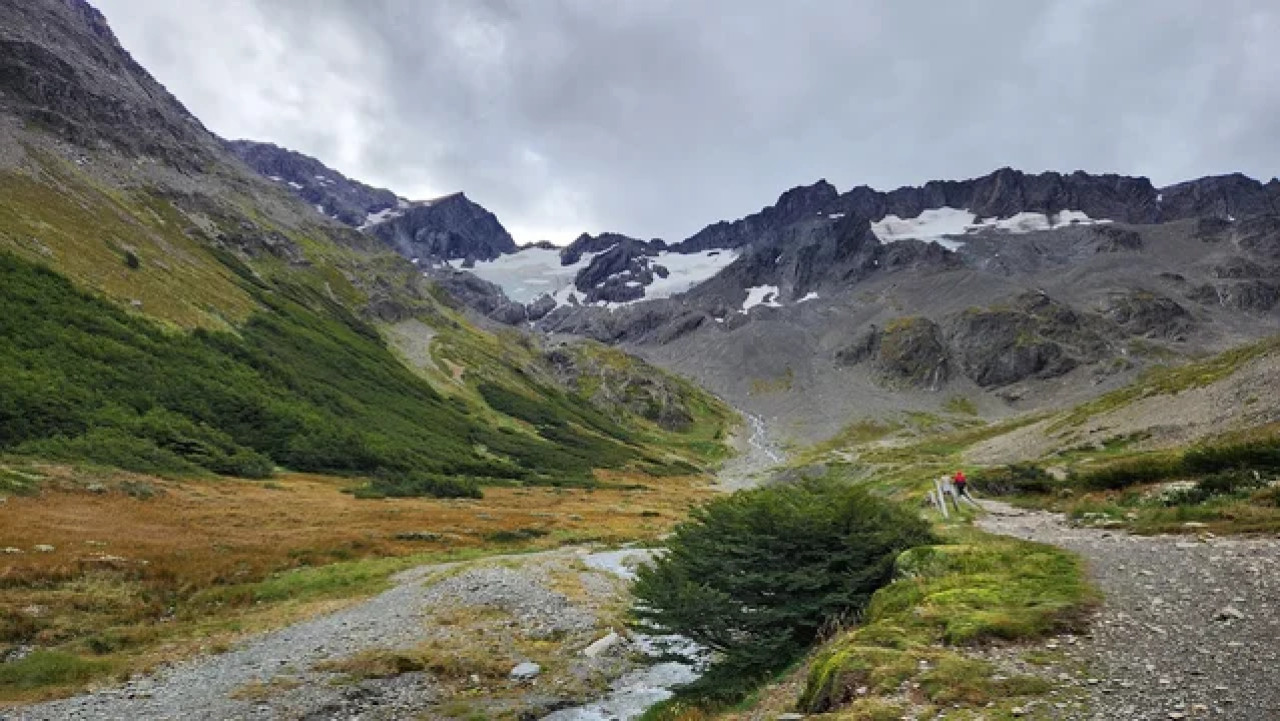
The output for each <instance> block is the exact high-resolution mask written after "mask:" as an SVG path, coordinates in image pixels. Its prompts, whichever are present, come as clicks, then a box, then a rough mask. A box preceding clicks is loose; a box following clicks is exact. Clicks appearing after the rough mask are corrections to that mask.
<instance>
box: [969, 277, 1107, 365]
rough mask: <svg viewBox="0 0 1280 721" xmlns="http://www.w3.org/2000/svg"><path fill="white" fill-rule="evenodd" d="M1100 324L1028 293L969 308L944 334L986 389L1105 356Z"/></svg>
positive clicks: (1044, 298)
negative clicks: (1006, 303)
mask: <svg viewBox="0 0 1280 721" xmlns="http://www.w3.org/2000/svg"><path fill="white" fill-rule="evenodd" d="M1098 326H1099V323H1098V321H1097V320H1096V319H1092V318H1089V317H1087V316H1085V315H1083V314H1081V313H1078V312H1076V311H1074V310H1072V309H1071V308H1069V307H1067V306H1065V305H1062V304H1060V303H1057V302H1055V301H1053V300H1051V299H1049V298H1048V297H1047V296H1043V295H1039V294H1034V293H1033V294H1027V295H1024V296H1021V297H1019V298H1017V299H1016V300H1015V301H1014V304H1013V305H1012V306H1011V307H998V308H984V309H970V310H967V311H964V312H963V313H960V314H958V315H957V316H955V317H953V318H951V319H950V321H949V323H948V328H947V335H948V339H949V341H950V345H951V347H952V348H953V350H954V353H955V357H956V359H957V361H958V364H959V366H960V369H961V371H962V372H964V374H965V375H966V376H968V377H969V378H970V379H972V380H973V382H975V383H977V384H978V385H980V386H982V387H984V388H990V387H995V386H1004V385H1009V384H1011V383H1016V382H1018V381H1022V380H1026V379H1028V378H1039V379H1044V378H1053V377H1055V376H1060V375H1062V374H1064V373H1067V372H1068V371H1070V370H1072V369H1073V368H1075V367H1076V366H1077V365H1079V364H1080V363H1081V362H1082V361H1084V362H1091V361H1096V360H1100V359H1102V358H1103V357H1105V356H1106V355H1107V348H1108V346H1107V341H1106V339H1105V338H1104V337H1103V336H1102V334H1101V333H1100V332H1099V330H1100V328H1099V327H1098Z"/></svg>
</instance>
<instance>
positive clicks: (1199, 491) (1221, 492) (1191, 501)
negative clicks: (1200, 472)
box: [1160, 470, 1267, 506]
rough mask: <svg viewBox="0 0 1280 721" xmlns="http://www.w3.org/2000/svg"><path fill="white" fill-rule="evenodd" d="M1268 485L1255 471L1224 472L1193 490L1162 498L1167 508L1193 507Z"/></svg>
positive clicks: (1182, 489)
mask: <svg viewBox="0 0 1280 721" xmlns="http://www.w3.org/2000/svg"><path fill="white" fill-rule="evenodd" d="M1266 485H1267V481H1266V479H1264V478H1263V477H1262V476H1261V475H1260V474H1258V473H1256V472H1254V471H1242V470H1234V471H1223V472H1222V473H1215V474H1213V475H1210V476H1205V477H1204V478H1201V479H1200V480H1199V481H1197V482H1196V484H1195V485H1194V486H1192V487H1191V488H1181V489H1178V490H1176V491H1173V492H1171V493H1167V494H1165V495H1164V496H1162V497H1161V499H1160V500H1161V501H1162V502H1163V503H1164V505H1166V506H1184V505H1186V506H1191V505H1196V504H1200V503H1204V502H1205V501H1208V500H1210V499H1212V498H1216V497H1219V496H1234V495H1238V494H1243V493H1244V492H1246V491H1253V490H1255V489H1258V488H1262V487H1264V486H1266Z"/></svg>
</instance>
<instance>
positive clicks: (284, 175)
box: [226, 140, 400, 227]
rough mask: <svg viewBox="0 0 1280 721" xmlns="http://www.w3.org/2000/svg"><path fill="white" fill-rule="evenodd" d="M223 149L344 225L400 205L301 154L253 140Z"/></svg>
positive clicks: (387, 194)
mask: <svg viewBox="0 0 1280 721" xmlns="http://www.w3.org/2000/svg"><path fill="white" fill-rule="evenodd" d="M226 146H227V149H228V150H230V151H231V152H233V153H235V154H236V156H237V157H239V158H240V159H241V160H243V161H244V162H245V164H246V165H248V166H249V167H250V168H252V169H254V170H255V171H257V172H258V173H260V174H261V175H264V176H266V177H268V178H270V179H271V180H273V181H275V182H277V183H280V184H283V185H284V186H285V187H287V188H289V190H291V191H292V192H293V193H294V194H295V195H297V196H299V197H301V198H302V199H303V200H305V201H307V203H308V204H310V205H312V206H317V209H318V210H320V211H321V212H323V213H324V214H325V215H328V216H330V217H332V218H334V219H335V220H338V221H340V222H343V223H346V224H347V225H350V226H355V227H359V226H361V225H363V224H364V223H365V222H367V220H368V216H369V214H371V213H377V212H379V211H384V210H388V209H390V208H395V207H397V206H398V205H399V204H400V199H399V198H397V197H396V195H395V193H392V192H391V191H390V190H385V189H382V188H373V187H370V186H368V185H365V184H364V183H361V182H359V181H356V180H351V179H350V178H348V177H346V176H345V175H343V174H342V173H339V172H338V171H336V170H334V169H332V168H330V167H328V166H326V165H325V164H324V163H321V162H320V161H319V160H316V159H315V158H312V157H310V156H307V155H303V154H302V153H298V152H294V151H292V150H287V149H285V148H281V147H279V146H277V145H273V144H271V143H257V142H254V141H252V140H229V141H227V142H226Z"/></svg>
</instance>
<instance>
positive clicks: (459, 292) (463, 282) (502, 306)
mask: <svg viewBox="0 0 1280 721" xmlns="http://www.w3.org/2000/svg"><path fill="white" fill-rule="evenodd" d="M429 275H430V277H431V279H432V280H433V281H435V282H436V284H437V285H439V286H440V287H441V288H443V289H444V290H445V291H446V292H448V293H449V295H450V296H452V297H453V298H454V300H456V301H457V302H458V303H459V304H460V305H462V306H465V307H467V308H471V309H472V310H474V311H476V312H478V313H480V314H482V315H484V316H486V317H488V318H491V319H493V320H496V321H498V322H500V323H506V324H508V325H516V324H518V323H523V322H525V321H526V320H528V319H529V312H528V311H527V310H526V309H525V307H524V306H523V305H520V304H519V303H516V302H514V301H512V300H510V299H509V298H507V295H506V294H505V293H503V292H502V289H501V288H499V287H498V286H496V285H494V284H493V283H490V282H489V281H487V280H481V279H480V278H477V277H476V276H474V275H472V274H471V273H466V272H463V271H456V270H450V269H448V268H438V269H433V270H431V271H429Z"/></svg>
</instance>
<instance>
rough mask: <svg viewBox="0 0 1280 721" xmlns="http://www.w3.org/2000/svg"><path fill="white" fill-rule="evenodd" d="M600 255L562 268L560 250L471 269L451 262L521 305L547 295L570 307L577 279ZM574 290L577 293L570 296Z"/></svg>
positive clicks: (586, 255) (533, 251) (538, 251)
mask: <svg viewBox="0 0 1280 721" xmlns="http://www.w3.org/2000/svg"><path fill="white" fill-rule="evenodd" d="M596 255H597V254H596V253H583V254H582V257H581V258H580V259H579V260H578V262H577V263H572V264H570V265H560V251H559V250H555V249H548V248H525V249H524V250H521V251H519V252H518V253H509V254H507V255H501V256H498V257H497V258H494V259H493V260H490V261H485V262H480V263H476V264H475V266H474V267H471V268H465V267H464V266H463V261H461V260H451V261H448V263H449V266H450V267H452V268H456V269H458V270H469V271H471V272H472V273H474V274H475V275H477V276H479V277H480V278H482V279H484V280H487V281H489V282H490V283H493V284H495V285H497V286H498V287H500V288H502V291H503V292H504V293H506V294H507V297H508V298H510V299H511V300H514V301H515V302H517V303H532V302H533V301H535V300H537V299H538V298H541V297H542V296H543V295H545V294H550V295H552V296H554V297H555V299H556V301H557V302H559V303H567V302H568V301H569V298H570V297H574V294H575V293H576V292H577V291H576V290H574V286H573V281H574V278H576V277H577V275H578V272H579V271H580V270H582V269H583V268H585V267H587V265H588V264H589V263H590V262H591V259H592V258H594V257H596ZM571 290H572V291H573V293H568V292H566V291H571Z"/></svg>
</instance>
